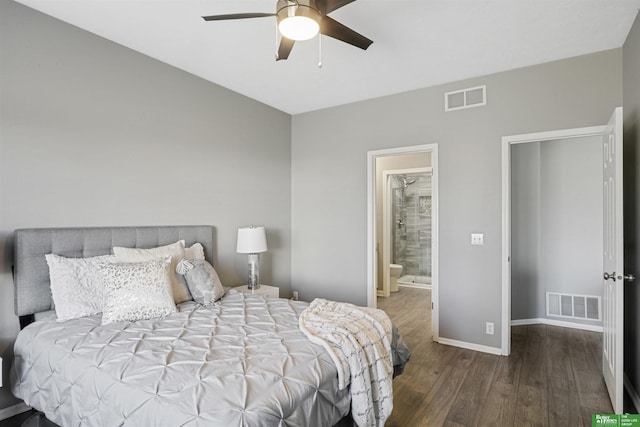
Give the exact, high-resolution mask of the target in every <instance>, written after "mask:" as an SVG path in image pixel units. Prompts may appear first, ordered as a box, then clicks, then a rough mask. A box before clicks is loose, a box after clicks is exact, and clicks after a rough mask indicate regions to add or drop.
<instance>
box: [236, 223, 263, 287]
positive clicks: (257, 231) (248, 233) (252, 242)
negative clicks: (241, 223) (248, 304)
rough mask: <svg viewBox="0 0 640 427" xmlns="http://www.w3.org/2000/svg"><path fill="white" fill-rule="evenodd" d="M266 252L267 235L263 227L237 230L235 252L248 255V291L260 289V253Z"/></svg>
mask: <svg viewBox="0 0 640 427" xmlns="http://www.w3.org/2000/svg"><path fill="white" fill-rule="evenodd" d="M266 251H267V235H266V233H265V231H264V227H254V226H251V227H244V228H238V245H237V247H236V252H238V253H239V254H249V283H248V288H249V289H258V288H259V287H260V253H261V252H266Z"/></svg>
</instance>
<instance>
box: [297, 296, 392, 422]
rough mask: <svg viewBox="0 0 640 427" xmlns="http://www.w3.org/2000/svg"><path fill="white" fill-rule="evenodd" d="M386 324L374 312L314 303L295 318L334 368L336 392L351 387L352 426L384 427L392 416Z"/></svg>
mask: <svg viewBox="0 0 640 427" xmlns="http://www.w3.org/2000/svg"><path fill="white" fill-rule="evenodd" d="M391 328H392V325H391V320H390V319H389V316H387V314H386V313H385V312H384V311H382V310H377V309H375V308H367V307H358V306H355V305H353V304H347V303H340V302H335V301H328V300H325V299H315V300H313V302H312V303H311V305H310V306H309V307H308V308H307V309H306V310H304V311H303V312H302V314H301V315H300V329H301V330H302V332H304V333H305V334H306V335H307V337H309V339H310V340H311V341H312V342H314V343H316V344H320V345H322V346H323V347H324V348H325V349H326V350H327V352H329V354H330V355H331V358H332V359H333V362H334V363H335V365H336V367H337V368H338V386H339V387H340V389H341V390H342V389H344V388H345V387H347V386H348V385H349V384H351V416H352V417H353V420H354V421H355V422H356V424H357V425H358V426H360V427H363V426H376V427H377V426H384V423H385V421H386V420H387V418H389V416H390V415H391V411H392V410H393V358H392V354H391V338H392V337H391V333H392V332H391Z"/></svg>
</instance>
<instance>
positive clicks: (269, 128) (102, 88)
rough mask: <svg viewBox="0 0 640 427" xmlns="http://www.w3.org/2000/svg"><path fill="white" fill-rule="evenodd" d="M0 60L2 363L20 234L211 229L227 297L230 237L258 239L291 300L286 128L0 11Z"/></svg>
mask: <svg viewBox="0 0 640 427" xmlns="http://www.w3.org/2000/svg"><path fill="white" fill-rule="evenodd" d="M0 52H1V55H2V56H1V57H0V60H1V63H2V66H1V67H0V70H1V73H2V74H1V77H0V94H1V95H0V131H1V133H0V261H1V262H0V354H2V353H4V352H5V350H7V349H9V348H10V347H11V344H12V342H13V339H14V337H15V335H16V333H17V331H18V319H17V318H16V317H15V316H14V314H13V283H12V278H11V263H12V231H13V230H14V229H15V228H20V227H64V226H109V225H171V224H211V225H214V226H215V227H216V251H217V253H216V254H215V257H214V259H215V261H216V265H217V267H218V271H219V272H220V276H221V279H222V281H223V283H224V284H226V285H236V284H243V283H244V282H245V277H246V269H247V267H246V264H247V257H246V255H241V254H236V253H235V243H236V230H237V228H238V227H239V226H247V225H250V224H256V225H263V226H265V227H266V229H267V239H268V244H269V251H268V252H267V253H266V254H264V256H263V257H262V263H261V267H262V270H261V276H262V278H263V281H264V282H265V283H270V284H273V285H276V286H279V287H280V288H281V295H283V296H288V295H290V260H291V256H290V215H291V210H290V203H291V199H290V194H291V191H290V168H291V158H290V141H291V134H290V132H291V118H290V116H289V115H288V114H285V113H282V112H280V111H278V110H275V109H273V108H270V107H267V106H265V105H263V104H260V103H257V102H255V101H253V100H250V99H248V98H246V97H243V96H241V95H238V94H236V93H233V92H231V91H228V90H226V89H223V88H221V87H219V86H216V85H214V84H211V83H209V82H206V81H204V80H202V79H199V78H197V77H195V76H192V75H190V74H187V73H185V72H183V71H180V70H178V69H176V68H173V67H170V66H168V65H165V64H163V63H160V62H158V61H156V60H153V59H151V58H148V57H146V56H143V55H141V54H139V53H136V52H134V51H131V50H129V49H126V48H124V47H122V46H120V45H117V44H115V43H112V42H109V41H107V40H104V39H101V38H99V37H97V36H95V35H92V34H90V33H87V32H85V31H82V30H80V29H78V28H76V27H72V26H70V25H68V24H65V23H62V22H60V21H57V20H55V19H53V18H51V17H48V16H46V15H43V14H41V13H38V12H35V11H33V10H31V9H29V8H26V7H24V6H21V5H19V4H16V3H14V2H10V1H7V0H1V1H0ZM4 390H6V389H2V390H0V408H3V407H6V406H9V405H10V404H11V403H12V401H11V400H10V399H9V398H8V393H7V392H6V391H4Z"/></svg>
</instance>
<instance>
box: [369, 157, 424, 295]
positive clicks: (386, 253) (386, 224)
mask: <svg viewBox="0 0 640 427" xmlns="http://www.w3.org/2000/svg"><path fill="white" fill-rule="evenodd" d="M415 173H428V174H432V173H433V168H432V167H430V166H425V167H421V168H405V169H389V170H385V171H384V172H382V185H384V191H383V192H382V242H389V244H387V245H384V246H383V248H382V295H380V293H377V296H382V297H388V296H389V295H390V293H391V291H390V288H391V284H390V283H389V274H390V271H389V270H390V268H391V267H390V266H391V245H392V244H395V242H391V227H390V225H391V215H392V213H391V200H390V195H391V190H392V189H391V181H390V180H389V177H390V176H394V175H408V174H415ZM431 197H432V200H433V196H431ZM432 228H433V225H432ZM432 251H433V248H432ZM376 283H377V281H376ZM376 289H377V286H376Z"/></svg>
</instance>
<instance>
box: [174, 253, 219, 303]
mask: <svg viewBox="0 0 640 427" xmlns="http://www.w3.org/2000/svg"><path fill="white" fill-rule="evenodd" d="M176 271H177V273H178V274H183V275H184V277H185V279H186V281H187V285H188V286H189V291H190V292H191V296H193V300H194V301H195V302H197V303H198V304H202V305H205V306H206V305H211V304H213V303H214V302H216V301H217V300H219V299H220V298H222V297H223V296H224V288H223V287H222V283H220V278H219V277H218V273H216V270H215V269H214V268H213V266H212V265H211V264H209V263H208V262H207V261H205V260H196V259H192V260H186V259H184V260H182V261H180V262H179V263H178V267H177V268H176Z"/></svg>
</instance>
